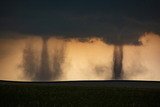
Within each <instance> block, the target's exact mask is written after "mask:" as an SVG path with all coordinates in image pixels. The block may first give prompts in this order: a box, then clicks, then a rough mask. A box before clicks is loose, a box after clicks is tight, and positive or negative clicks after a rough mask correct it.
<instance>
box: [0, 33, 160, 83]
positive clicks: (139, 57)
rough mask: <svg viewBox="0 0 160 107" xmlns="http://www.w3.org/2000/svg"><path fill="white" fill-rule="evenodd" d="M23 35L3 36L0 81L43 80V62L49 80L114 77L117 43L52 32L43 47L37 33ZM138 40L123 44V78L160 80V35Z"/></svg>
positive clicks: (149, 34)
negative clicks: (62, 35)
mask: <svg viewBox="0 0 160 107" xmlns="http://www.w3.org/2000/svg"><path fill="white" fill-rule="evenodd" d="M21 37H24V38H21ZM21 37H17V38H9V37H7V38H1V39H0V79H1V80H18V81H23V80H27V81H34V80H41V79H42V78H41V77H39V76H38V75H41V76H43V75H44V74H43V72H44V70H43V71H42V70H41V69H42V68H43V69H44V68H45V67H46V65H45V66H43V65H44V64H43V63H44V62H45V64H46V63H47V66H48V71H49V72H50V73H48V74H47V75H49V79H48V80H49V81H61V80H64V81H65V80H110V79H112V73H113V52H114V44H108V43H107V42H105V41H104V40H103V39H102V38H97V37H93V38H86V39H85V40H81V38H63V37H57V36H54V35H53V36H50V37H49V38H48V40H47V41H46V46H43V42H44V41H43V39H42V38H41V37H40V36H38V35H35V36H30V35H28V36H27V35H25V36H23V35H22V36H21ZM139 41H140V42H142V45H124V48H123V68H122V69H123V73H124V79H127V80H160V72H159V70H160V66H159V63H160V57H159V55H160V36H159V35H157V34H154V33H145V34H144V35H142V36H141V37H140V38H139ZM43 47H45V48H46V47H47V48H46V49H43ZM43 51H45V52H43ZM42 54H43V55H42ZM46 55H47V57H48V60H47V58H46ZM33 62H34V63H33ZM45 71H46V70H45ZM38 72H39V73H40V74H38ZM42 80H43V79H42Z"/></svg>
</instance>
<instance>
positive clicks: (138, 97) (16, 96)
mask: <svg viewBox="0 0 160 107" xmlns="http://www.w3.org/2000/svg"><path fill="white" fill-rule="evenodd" d="M3 106H15V107H24V106H25V107H31V106H33V107H35V106H40V107H48V106H52V107H53V106H62V107H64V106H68V107H72V106H82V107H86V106H90V107H93V106H98V107H100V106H105V107H108V106H116V107H117V106H122V107H124V106H127V107H128V106H129V107H142V106H143V107H160V82H151V81H70V82H9V81H1V82H0V107H3Z"/></svg>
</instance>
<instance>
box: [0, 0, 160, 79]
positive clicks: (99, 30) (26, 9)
mask: <svg viewBox="0 0 160 107" xmlns="http://www.w3.org/2000/svg"><path fill="white" fill-rule="evenodd" d="M159 5H160V0H1V1H0V79H1V80H20V81H22V80H27V81H34V80H43V79H47V80H53V81H54V80H110V79H112V73H113V64H114V47H115V46H116V45H123V61H122V63H123V66H122V72H123V79H127V80H158V81H159V80H160V72H159V70H160V67H159V63H160V58H159V55H160V14H159V10H160V6H159ZM44 38H48V39H46V40H45V39H44ZM44 65H45V66H44ZM42 71H46V72H42Z"/></svg>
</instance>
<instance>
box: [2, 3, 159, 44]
mask: <svg viewBox="0 0 160 107" xmlns="http://www.w3.org/2000/svg"><path fill="white" fill-rule="evenodd" d="M0 4H1V5H0V12H1V14H0V29H1V30H0V31H1V32H4V31H11V32H12V31H13V32H19V33H27V34H38V35H51V34H56V35H65V36H66V37H86V36H90V35H91V36H92V35H96V36H99V37H103V38H104V39H106V40H107V41H108V42H109V43H114V44H121V43H127V44H128V43H129V44H136V43H137V40H138V38H139V36H140V35H141V34H143V33H144V32H155V33H159V34H160V26H159V24H160V15H159V10H160V7H159V4H160V2H159V0H105V1H104V0H101V1H100V0H88V1H86V0H79V1H78V0H67V1H66V0H45V1H43V0H27V1H20V0H14V1H13V0H3V1H1V3H0Z"/></svg>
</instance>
